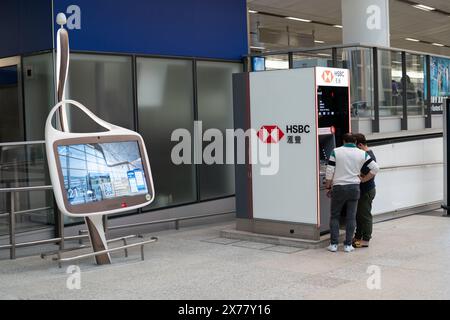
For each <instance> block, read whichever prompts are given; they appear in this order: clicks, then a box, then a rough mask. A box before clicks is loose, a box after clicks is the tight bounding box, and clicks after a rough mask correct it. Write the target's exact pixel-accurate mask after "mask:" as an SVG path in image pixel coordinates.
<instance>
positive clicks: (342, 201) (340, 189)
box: [330, 184, 360, 246]
mask: <svg viewBox="0 0 450 320" xmlns="http://www.w3.org/2000/svg"><path fill="white" fill-rule="evenodd" d="M359 195H360V190H359V184H350V185H344V186H334V187H333V190H332V191H331V218H330V230H331V244H339V218H340V216H341V211H342V208H343V207H344V206H346V223H345V224H346V227H345V229H346V234H345V242H344V244H345V245H346V246H349V245H351V244H352V240H353V235H354V233H355V228H356V209H357V206H358V200H359Z"/></svg>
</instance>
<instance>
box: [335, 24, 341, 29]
mask: <svg viewBox="0 0 450 320" xmlns="http://www.w3.org/2000/svg"><path fill="white" fill-rule="evenodd" d="M333 27H335V28H339V29H342V28H343V26H341V25H340V24H335V25H334V26H333Z"/></svg>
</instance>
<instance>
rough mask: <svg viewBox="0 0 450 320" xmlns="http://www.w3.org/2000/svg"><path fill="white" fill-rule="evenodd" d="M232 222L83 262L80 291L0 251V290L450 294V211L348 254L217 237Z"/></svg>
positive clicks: (43, 295)
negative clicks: (142, 251)
mask: <svg viewBox="0 0 450 320" xmlns="http://www.w3.org/2000/svg"><path fill="white" fill-rule="evenodd" d="M230 224H231V222H230V223H226V224H224V223H222V224H216V225H209V226H202V227H195V228H189V229H182V230H181V231H165V232H161V233H159V234H157V236H158V237H159V242H157V243H156V244H154V245H149V246H147V248H146V261H144V262H141V261H140V260H139V253H138V251H137V250H136V251H133V252H131V256H130V258H129V259H128V260H126V259H124V258H123V257H121V256H120V255H118V254H115V255H114V264H113V265H110V266H103V267H97V266H95V265H93V263H92V262H91V261H90V260H88V261H84V262H82V263H80V265H79V266H80V268H81V289H80V290H69V289H67V286H66V282H67V279H68V276H69V275H68V274H66V268H67V266H64V268H63V269H58V268H57V266H56V265H55V264H54V263H52V262H51V261H46V260H41V259H40V258H39V257H28V258H22V259H18V260H16V261H9V260H3V261H0V288H1V290H0V298H1V299H350V298H361V299H380V298H383V299H416V298H418V299H450V219H449V218H445V217H441V216H440V215H415V216H410V217H406V218H402V219H398V220H392V221H388V222H383V223H379V224H376V225H375V226H374V239H373V241H372V243H371V247H370V248H368V249H359V250H357V251H355V252H354V253H351V254H346V253H344V252H342V248H341V251H340V252H338V253H335V254H333V253H329V252H327V251H326V250H324V249H317V250H302V249H299V248H291V247H284V246H273V245H268V244H262V243H254V242H248V241H237V240H229V239H224V238H220V236H219V234H220V230H222V229H225V228H229V227H230ZM373 271H376V273H375V274H373V273H371V272H373ZM378 272H379V273H378ZM378 275H379V278H377V276H378ZM368 284H369V285H370V287H371V288H372V289H369V288H368ZM378 285H379V286H378ZM378 288H379V289H378Z"/></svg>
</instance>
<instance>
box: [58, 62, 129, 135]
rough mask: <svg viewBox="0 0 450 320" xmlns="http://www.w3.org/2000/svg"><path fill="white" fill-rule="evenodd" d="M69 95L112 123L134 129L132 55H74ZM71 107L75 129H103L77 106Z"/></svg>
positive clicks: (84, 130) (71, 63)
mask: <svg viewBox="0 0 450 320" xmlns="http://www.w3.org/2000/svg"><path fill="white" fill-rule="evenodd" d="M66 96H67V97H69V98H70V99H73V100H77V101H79V102H81V103H82V104H84V105H85V106H86V107H88V108H89V109H90V110H91V111H92V112H94V113H95V114H96V115H97V116H99V117H100V118H102V119H104V120H106V121H108V122H110V123H113V124H115V125H118V126H121V127H124V128H128V129H134V107H133V76H132V63H131V57H119V56H107V55H90V54H72V55H71V59H70V71H69V83H68V88H67V94H66ZM70 110H71V112H70V125H71V130H72V131H74V132H92V131H97V130H100V129H99V128H98V126H97V125H96V124H95V123H94V122H93V121H92V120H89V118H87V117H86V116H85V115H84V114H83V113H82V112H80V111H78V109H75V108H71V109H70Z"/></svg>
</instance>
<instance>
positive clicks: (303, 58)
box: [293, 49, 333, 68]
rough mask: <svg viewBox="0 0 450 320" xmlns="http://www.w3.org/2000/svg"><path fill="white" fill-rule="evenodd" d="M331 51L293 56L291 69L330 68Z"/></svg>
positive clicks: (331, 64)
mask: <svg viewBox="0 0 450 320" xmlns="http://www.w3.org/2000/svg"><path fill="white" fill-rule="evenodd" d="M332 66H333V54H332V50H331V49H329V50H318V51H306V52H304V53H294V54H293V68H310V67H332Z"/></svg>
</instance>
